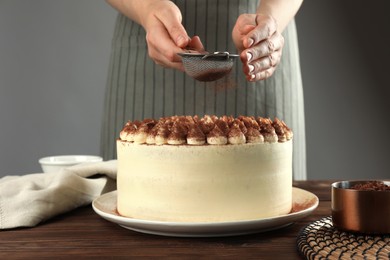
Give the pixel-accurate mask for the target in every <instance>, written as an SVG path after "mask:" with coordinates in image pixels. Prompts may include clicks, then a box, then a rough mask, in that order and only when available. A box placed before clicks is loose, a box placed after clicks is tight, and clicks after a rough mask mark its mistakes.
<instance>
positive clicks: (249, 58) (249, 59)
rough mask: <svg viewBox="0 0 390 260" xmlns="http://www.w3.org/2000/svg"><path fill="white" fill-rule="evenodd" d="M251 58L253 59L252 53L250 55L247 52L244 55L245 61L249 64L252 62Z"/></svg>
mask: <svg viewBox="0 0 390 260" xmlns="http://www.w3.org/2000/svg"><path fill="white" fill-rule="evenodd" d="M252 57H253V56H252V53H250V52H247V53H246V61H247V62H250V61H251V60H252Z"/></svg>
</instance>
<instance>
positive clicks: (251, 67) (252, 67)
mask: <svg viewBox="0 0 390 260" xmlns="http://www.w3.org/2000/svg"><path fill="white" fill-rule="evenodd" d="M248 69H249V73H250V72H252V71H254V70H255V66H253V65H248Z"/></svg>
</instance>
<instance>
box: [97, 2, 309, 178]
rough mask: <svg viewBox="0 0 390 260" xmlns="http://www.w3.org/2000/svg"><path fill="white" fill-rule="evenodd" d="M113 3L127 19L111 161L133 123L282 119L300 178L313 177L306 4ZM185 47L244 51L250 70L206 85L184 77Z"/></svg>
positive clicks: (108, 150)
mask: <svg viewBox="0 0 390 260" xmlns="http://www.w3.org/2000/svg"><path fill="white" fill-rule="evenodd" d="M108 2H109V4H110V5H112V6H113V7H114V8H116V9H117V10H118V11H119V12H120V14H119V15H118V18H117V22H116V27H115V33H114V39H113V43H112V54H111V60H110V70H109V77H108V88H107V95H106V102H105V113H104V120H103V129H102V154H103V157H104V158H105V159H112V158H115V139H116V137H117V136H118V133H119V131H120V130H121V128H122V126H123V125H124V123H125V122H126V121H127V120H135V119H143V118H148V117H151V118H158V117H161V116H169V115H195V114H197V115H199V116H202V115H204V114H216V115H234V116H239V115H248V116H262V117H270V118H274V117H278V118H280V119H282V120H284V121H285V122H286V123H287V124H288V125H289V126H290V127H291V128H292V129H293V131H294V154H293V174H294V178H295V179H305V178H306V162H305V160H306V148H305V128H304V111H303V90H302V80H301V74H300V65H299V53H298V44H297V35H296V28H295V23H294V20H293V17H294V15H295V14H296V12H297V11H298V9H299V7H300V5H301V3H302V0H295V1H285V0H261V1H260V2H258V1H254V0H175V1H167V0H132V1H130V0H108ZM184 49H192V50H195V51H199V52H202V51H204V50H206V51H209V52H213V51H228V52H230V53H238V54H239V55H240V59H241V63H242V68H241V66H240V65H239V63H238V62H237V63H236V64H235V67H234V69H233V71H232V73H231V75H229V77H227V78H224V79H222V80H219V81H216V82H211V83H204V82H199V81H196V80H194V79H192V78H190V77H188V76H186V75H185V73H183V72H182V71H183V64H182V62H181V58H180V56H178V55H177V53H180V52H183V51H184ZM282 52H283V55H282ZM221 85H223V86H224V87H223V88H221V87H220V86H221Z"/></svg>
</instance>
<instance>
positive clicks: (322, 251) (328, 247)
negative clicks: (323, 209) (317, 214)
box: [297, 217, 390, 260]
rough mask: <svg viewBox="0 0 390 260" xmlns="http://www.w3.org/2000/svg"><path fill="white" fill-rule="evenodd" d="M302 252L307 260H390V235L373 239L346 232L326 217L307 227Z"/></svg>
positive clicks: (300, 240) (300, 238) (300, 242)
mask: <svg viewBox="0 0 390 260" xmlns="http://www.w3.org/2000/svg"><path fill="white" fill-rule="evenodd" d="M297 246H298V250H299V252H300V253H301V254H302V255H303V256H304V257H306V258H307V259H386V260H388V259H390V235H389V234H388V235H381V236H376V235H375V236H369V235H363V234H355V233H348V232H343V231H340V230H338V229H336V228H335V227H333V225H332V217H325V218H322V219H320V220H318V221H315V222H313V223H311V224H309V225H307V226H306V227H304V228H303V229H302V230H301V232H300V234H299V236H298V238H297Z"/></svg>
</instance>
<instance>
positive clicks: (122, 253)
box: [0, 181, 333, 259]
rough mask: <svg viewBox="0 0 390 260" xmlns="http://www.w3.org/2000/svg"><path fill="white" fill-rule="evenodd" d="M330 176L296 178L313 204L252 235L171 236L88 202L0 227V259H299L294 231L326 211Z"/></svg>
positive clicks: (329, 212) (328, 208)
mask: <svg viewBox="0 0 390 260" xmlns="http://www.w3.org/2000/svg"><path fill="white" fill-rule="evenodd" d="M332 182H333V181H297V182H294V186H295V187H299V188H303V189H305V190H307V191H310V192H313V193H314V194H316V195H317V196H318V198H319V199H320V204H319V206H318V208H317V209H316V210H315V211H314V212H313V213H312V214H311V215H310V216H308V217H306V218H304V219H302V220H300V221H299V222H296V223H295V224H293V225H290V226H288V227H285V228H283V229H279V230H276V231H269V232H266V233H257V234H252V235H243V236H235V237H219V238H218V237H217V238H177V237H164V236H156V235H148V234H142V233H137V232H134V231H130V230H127V229H124V228H122V227H120V226H118V225H116V224H114V223H111V222H108V221H106V220H104V219H102V218H101V217H100V216H99V215H97V214H96V213H95V212H94V211H93V210H92V207H91V206H87V207H83V208H79V209H76V210H74V211H72V212H69V213H67V214H64V215H61V216H58V217H56V218H54V219H52V220H50V221H48V222H46V223H43V224H41V225H39V226H37V227H34V228H21V229H13V230H7V231H0V259H14V258H27V259H41V258H44V257H48V258H53V259H57V258H70V257H75V259H79V258H80V257H87V258H88V257H97V258H101V259H107V258H120V257H122V258H130V257H131V258H134V257H159V258H169V259H172V258H176V259H178V258H180V259H182V258H186V259H188V258H196V259H198V258H208V259H210V258H212V259H215V258H231V259H248V258H256V259H301V257H300V255H299V252H298V251H297V247H296V238H297V235H298V233H299V231H300V230H301V229H302V228H303V227H304V226H306V225H307V224H308V223H310V222H313V221H315V220H319V219H321V218H322V217H325V216H329V215H330V214H331V208H330V184H331V183H332Z"/></svg>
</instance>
